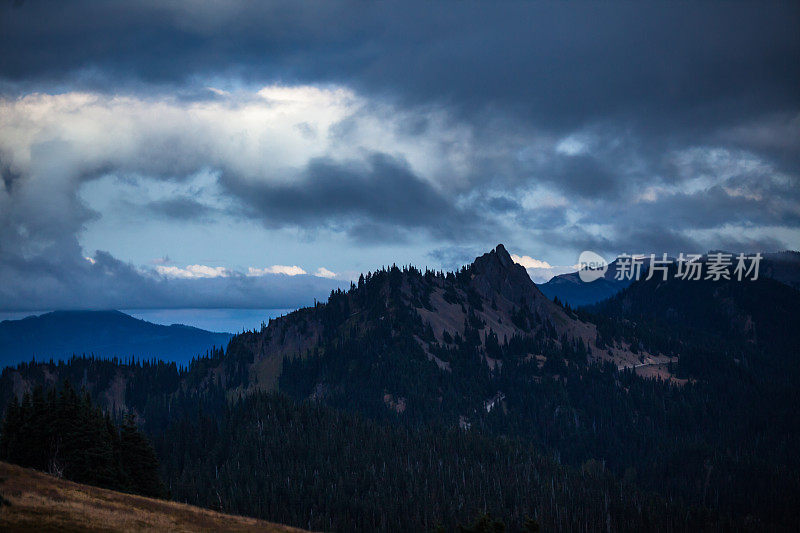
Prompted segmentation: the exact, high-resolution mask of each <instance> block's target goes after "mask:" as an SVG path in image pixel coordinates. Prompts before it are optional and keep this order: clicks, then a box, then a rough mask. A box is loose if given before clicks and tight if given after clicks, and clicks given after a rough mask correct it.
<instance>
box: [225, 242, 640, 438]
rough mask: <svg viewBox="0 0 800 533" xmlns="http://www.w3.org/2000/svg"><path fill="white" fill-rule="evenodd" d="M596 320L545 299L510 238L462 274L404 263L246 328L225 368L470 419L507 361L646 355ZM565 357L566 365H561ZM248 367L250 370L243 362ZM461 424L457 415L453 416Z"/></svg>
mask: <svg viewBox="0 0 800 533" xmlns="http://www.w3.org/2000/svg"><path fill="white" fill-rule="evenodd" d="M596 338H597V330H596V327H595V325H594V324H591V323H589V322H585V321H582V320H579V319H578V318H577V317H576V316H575V315H573V314H570V313H568V312H567V311H565V310H564V309H563V308H562V307H560V306H559V305H557V304H555V303H553V302H552V301H550V300H549V299H548V298H546V297H545V296H544V295H543V294H542V293H541V292H540V291H539V290H538V288H537V287H536V285H535V284H534V283H533V282H532V281H531V280H530V278H529V277H528V274H527V272H526V271H525V269H524V268H523V267H522V266H520V265H518V264H516V263H514V262H513V260H512V259H511V256H510V255H509V253H508V252H507V251H506V249H505V248H504V247H503V245H499V246H497V248H496V249H494V250H492V251H491V252H489V253H486V254H484V255H482V256H481V257H478V258H477V259H476V260H475V262H474V263H472V264H471V265H469V266H467V267H464V268H463V269H462V270H461V271H459V272H457V273H448V274H446V275H445V274H443V273H436V272H431V271H426V272H424V273H423V272H421V271H419V270H417V269H415V268H413V267H408V268H403V269H400V268H398V267H396V266H393V267H392V268H390V269H388V270H385V271H379V272H376V273H374V274H369V275H367V276H366V277H364V278H363V279H360V280H359V282H358V284H357V285H354V286H353V287H352V288H351V289H350V290H349V291H347V292H342V291H337V292H335V293H333V294H332V295H331V297H330V299H329V301H328V303H327V304H324V305H322V304H320V305H318V306H317V307H315V308H308V309H304V310H301V311H298V312H296V313H292V314H289V315H287V316H285V317H281V318H278V319H275V320H273V321H271V322H270V324H269V326H268V327H266V328H264V329H263V330H262V331H260V332H252V333H249V334H248V333H245V334H243V335H239V336H237V337H235V338H234V339H233V340H232V342H231V345H230V347H229V350H228V353H227V364H228V365H229V367H230V365H231V364H234V363H233V361H236V363H235V369H236V371H235V375H238V376H240V378H241V381H239V382H236V381H231V378H233V376H232V375H230V374H228V373H226V372H223V371H222V370H221V371H220V374H219V377H220V379H222V380H223V382H224V383H226V384H227V385H235V386H238V387H239V388H240V389H239V390H254V389H261V390H272V389H274V388H275V387H276V386H279V387H280V389H281V390H284V391H286V392H289V393H290V394H292V395H294V396H295V397H297V398H306V397H315V398H325V399H326V400H327V401H330V402H332V404H333V405H338V406H340V407H352V408H356V406H358V408H359V409H361V410H367V411H370V412H373V413H376V412H379V411H380V410H381V409H382V408H384V407H385V406H389V407H390V409H392V410H395V411H397V412H401V413H404V415H405V416H406V417H407V418H412V419H417V418H418V419H420V420H429V419H431V417H439V416H441V413H443V412H444V413H448V414H449V416H451V417H452V418H451V420H453V421H455V420H459V419H462V420H463V419H464V418H465V417H467V418H468V417H469V416H470V413H473V412H475V411H477V410H480V409H481V407H482V405H483V403H484V402H485V401H490V399H491V397H493V396H494V395H495V394H496V393H497V390H493V389H494V387H495V385H493V384H492V376H493V375H497V374H499V373H500V372H501V371H502V367H503V365H506V364H509V363H511V364H520V363H525V362H530V361H534V365H535V366H542V365H544V364H546V363H547V361H548V359H551V360H552V361H551V363H553V364H556V363H558V362H559V361H561V360H563V359H565V358H566V359H573V362H574V363H576V364H586V363H587V362H588V361H602V360H609V361H614V362H615V363H616V364H618V365H619V366H622V365H624V364H625V363H626V362H628V361H638V359H639V357H640V356H641V354H633V353H632V352H630V351H629V350H627V348H625V347H624V346H622V345H613V343H609V345H608V346H604V347H598V346H597V344H596ZM559 364H561V363H559ZM244 368H246V369H247V376H244V375H243V374H242V370H243V369H244ZM453 423H454V422H453Z"/></svg>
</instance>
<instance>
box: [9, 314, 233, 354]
mask: <svg viewBox="0 0 800 533" xmlns="http://www.w3.org/2000/svg"><path fill="white" fill-rule="evenodd" d="M231 337H232V335H231V334H229V333H214V332H211V331H205V330H202V329H198V328H194V327H191V326H183V325H178V324H173V325H171V326H162V325H158V324H153V323H151V322H146V321H144V320H139V319H137V318H133V317H132V316H129V315H126V314H125V313H121V312H119V311H54V312H52V313H46V314H43V315H39V316H29V317H27V318H23V319H22V320H4V321H3V322H0V364H1V365H2V366H7V365H13V364H16V363H19V362H27V361H30V360H31V359H32V358H34V357H35V358H36V359H37V360H39V361H46V360H49V359H53V360H58V359H66V358H69V357H71V356H72V355H73V354H75V355H82V354H86V355H92V354H93V355H95V356H97V357H114V356H116V357H120V358H128V357H130V356H135V357H136V358H139V359H151V358H158V359H162V360H165V361H175V362H177V363H181V364H188V362H189V361H190V360H191V359H192V357H196V356H200V355H204V354H205V353H206V351H208V350H210V349H211V348H212V347H214V346H217V347H223V346H225V345H227V343H228V341H229V340H230V338H231Z"/></svg>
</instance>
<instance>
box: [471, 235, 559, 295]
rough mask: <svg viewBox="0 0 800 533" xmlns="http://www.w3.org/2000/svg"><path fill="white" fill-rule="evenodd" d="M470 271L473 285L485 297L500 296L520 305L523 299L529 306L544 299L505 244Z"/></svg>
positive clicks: (486, 254)
mask: <svg viewBox="0 0 800 533" xmlns="http://www.w3.org/2000/svg"><path fill="white" fill-rule="evenodd" d="M470 272H471V274H472V284H473V286H474V287H475V289H476V290H477V291H478V293H480V294H481V295H482V296H484V297H485V298H491V297H492V296H493V295H494V294H500V295H502V296H503V297H505V298H507V299H508V300H509V301H511V302H514V303H519V302H521V301H522V299H523V298H524V300H525V302H526V303H527V304H528V305H530V304H532V303H533V302H534V301H535V300H537V299H539V298H544V295H542V293H541V292H540V291H539V289H538V288H537V287H536V285H535V284H534V283H533V281H531V278H530V277H529V276H528V272H527V271H526V270H525V267H523V266H522V265H518V264H517V263H515V262H514V260H513V259H511V255H510V254H509V253H508V251H507V250H506V248H505V246H503V245H502V244H498V245H497V247H496V248H495V249H494V250H492V251H491V252H488V253H485V254H483V255H482V256H480V257H478V258H476V259H475V261H474V262H473V263H472V266H471V268H470Z"/></svg>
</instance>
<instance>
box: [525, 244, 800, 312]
mask: <svg viewBox="0 0 800 533" xmlns="http://www.w3.org/2000/svg"><path fill="white" fill-rule="evenodd" d="M762 256H763V259H762V261H761V265H760V268H759V273H760V274H759V275H760V276H761V277H764V278H772V279H774V280H776V281H780V282H781V283H784V284H786V285H789V286H790V287H794V288H795V289H800V252H793V251H783V252H770V253H765V254H762ZM645 262H647V260H646V261H645ZM618 264H619V259H615V260H614V261H612V262H611V263H609V266H608V271H607V272H606V273H605V276H603V277H602V278H599V279H597V280H595V281H592V282H589V283H586V282H583V281H581V279H580V277H578V273H577V272H570V273H568V274H561V275H559V276H554V277H553V278H551V279H550V281H548V282H547V283H542V284H540V285H539V286H538V287H539V289H540V290H541V291H542V293H543V294H544V295H545V296H547V297H548V298H550V299H551V300H552V299H554V298H558V299H559V300H560V301H561V302H563V303H567V304H569V305H570V306H571V307H573V308H574V307H583V306H587V305H593V304H596V303H598V302H601V301H603V300H606V299H608V298H610V297H612V296H614V295H615V294H617V293H619V292H620V291H622V290H623V289H625V288H626V287H628V286H629V285H630V284H631V283H632V282H633V280H629V279H626V280H618V279H615V275H616V272H617V267H618ZM645 270H646V268H645V267H644V266H643V267H642V272H643V273H644V272H645Z"/></svg>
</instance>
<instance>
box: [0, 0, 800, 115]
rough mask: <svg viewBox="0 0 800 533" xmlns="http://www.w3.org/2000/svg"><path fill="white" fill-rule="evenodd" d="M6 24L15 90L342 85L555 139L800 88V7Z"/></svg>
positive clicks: (135, 13) (237, 15)
mask: <svg viewBox="0 0 800 533" xmlns="http://www.w3.org/2000/svg"><path fill="white" fill-rule="evenodd" d="M1 13H2V22H0V24H2V31H0V35H2V37H0V39H1V40H0V48H1V49H2V50H3V54H0V72H2V73H3V76H4V77H6V78H8V79H10V80H17V81H32V80H64V79H69V80H71V81H72V82H78V83H79V82H81V81H82V80H83V81H85V82H86V83H89V84H96V85H99V86H102V85H103V84H111V83H112V82H113V83H117V84H118V83H119V80H120V79H125V80H127V83H130V84H134V85H135V84H136V83H142V82H144V83H153V82H155V83H165V84H178V85H184V84H185V83H186V82H187V81H191V80H194V79H197V78H198V77H201V78H202V77H209V76H211V77H213V76H215V75H216V76H225V75H237V76H241V77H243V78H245V79H250V80H254V81H257V82H262V81H264V80H265V79H272V80H281V81H283V82H311V83H316V82H339V83H345V84H347V85H351V86H355V87H356V88H358V89H359V90H363V91H367V92H372V93H376V94H389V95H391V96H393V97H395V98H398V99H400V100H403V101H411V102H422V101H446V102H450V103H451V104H452V105H454V106H456V107H459V108H461V109H462V110H463V111H467V110H470V109H474V108H476V107H477V108H483V107H484V106H486V105H496V106H498V107H500V108H505V109H509V110H512V111H514V112H515V113H524V114H525V115H526V116H529V117H531V118H532V119H535V120H539V121H541V122H543V123H545V125H546V126H548V127H557V126H565V125H566V126H575V125H579V124H581V123H583V122H584V121H586V120H591V119H596V118H598V117H606V116H619V115H626V116H629V117H633V116H637V115H638V116H644V115H646V116H647V117H648V119H647V121H648V122H651V125H652V126H653V127H656V126H655V124H656V122H655V121H656V119H658V120H657V123H658V127H662V126H667V127H669V126H670V125H672V126H675V125H676V124H681V125H682V127H684V128H686V129H692V128H696V129H701V130H702V129H705V128H706V127H707V126H709V125H711V124H712V123H714V122H720V121H724V120H725V118H724V117H726V116H729V111H730V109H731V106H736V108H737V109H738V114H739V115H740V116H741V115H748V116H749V115H752V114H754V113H755V114H761V113H764V112H765V111H768V110H775V111H781V110H785V108H786V105H787V104H791V105H794V104H796V103H797V91H796V88H797V87H798V86H800V74H798V69H797V63H798V60H800V56H798V34H797V31H796V28H797V26H798V25H800V7H798V4H797V3H794V2H792V3H789V2H787V3H781V4H778V3H733V2H729V3H725V4H714V3H681V4H666V3H665V4H645V3H641V4H631V3H626V4H623V5H620V4H611V3H591V4H588V3H587V4H580V5H573V4H567V3H564V4H555V5H553V4H531V3H528V2H519V3H516V2H504V3H500V4H496V3H492V4H488V3H473V2H460V3H458V4H453V3H429V2H420V3H414V2H396V3H390V2H385V3H384V2H382V3H368V4H365V3H362V2H357V3H349V2H337V3H333V2H312V3H305V2H304V3H297V2H291V1H287V2H267V3H250V2H232V3H218V2H204V1H186V2H168V3H164V2H122V3H106V2H103V3H98V2H35V1H29V2H26V3H25V4H24V6H23V7H22V8H19V9H12V8H11V7H10V5H9V4H8V3H5V4H4V6H3V7H2V12H1ZM332 21H335V23H332ZM98 22H100V23H98Z"/></svg>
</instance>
